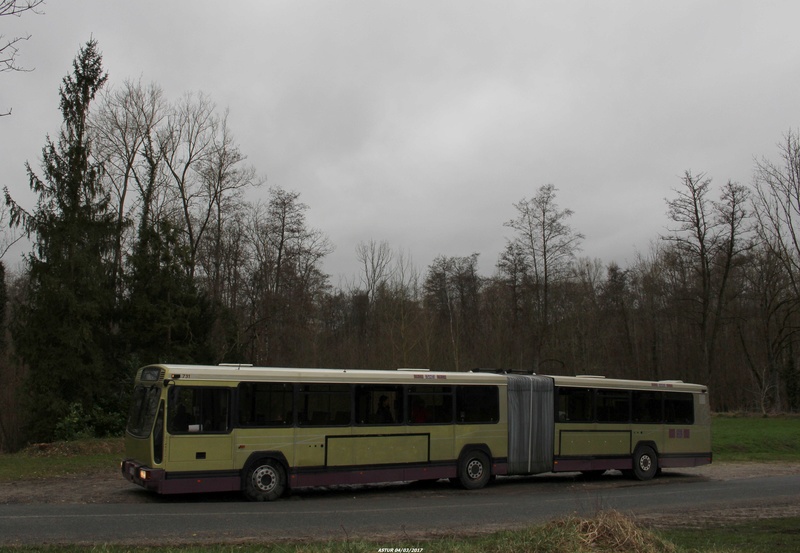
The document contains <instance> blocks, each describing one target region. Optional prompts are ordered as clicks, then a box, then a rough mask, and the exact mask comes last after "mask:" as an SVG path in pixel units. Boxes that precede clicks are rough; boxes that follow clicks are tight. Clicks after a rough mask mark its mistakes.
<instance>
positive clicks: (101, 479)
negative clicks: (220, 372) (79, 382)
mask: <svg viewBox="0 0 800 553" xmlns="http://www.w3.org/2000/svg"><path fill="white" fill-rule="evenodd" d="M675 473H677V475H679V476H680V477H684V478H685V477H688V478H696V479H698V480H730V479H738V478H752V477H755V476H765V475H785V474H800V464H786V463H715V464H712V465H708V466H704V467H695V468H684V469H671V470H668V471H665V476H670V475H672V474H675ZM567 478H568V479H569V481H570V484H569V485H570V486H583V487H586V488H587V489H588V488H597V487H604V486H606V485H609V486H613V485H618V482H619V479H613V478H609V479H606V480H605V481H604V479H603V478H600V479H598V480H583V479H582V478H581V477H580V476H575V477H574V478H570V477H567ZM205 500H209V499H208V498H205ZM213 500H214V501H220V500H221V501H239V500H241V498H240V497H239V496H238V494H227V495H225V497H215V498H213ZM157 501H163V498H160V497H158V496H156V495H154V494H151V493H148V492H145V491H144V490H142V489H140V488H138V487H136V486H134V485H132V484H130V483H129V482H128V481H127V480H125V479H124V478H122V476H121V475H120V474H119V472H118V471H117V470H112V469H111V468H109V470H108V471H104V472H101V473H96V474H92V475H88V476H87V475H75V476H67V477H61V478H42V479H35V480H22V481H17V482H5V483H0V504H26V503H28V504H30V503H51V504H79V503H96V504H111V503H147V502H157ZM792 516H800V504H798V503H797V502H795V503H793V504H784V505H776V504H774V503H769V504H765V505H748V506H744V507H743V506H731V507H727V508H724V509H718V510H714V511H708V510H703V511H698V512H693V513H692V516H688V517H687V516H686V513H685V512H683V513H677V514H648V515H644V514H643V515H639V516H637V517H636V520H637V521H638V522H639V523H642V524H644V525H646V526H655V527H678V526H681V527H687V526H689V527H704V526H708V525H710V524H724V523H731V522H738V521H743V520H749V519H753V518H780V517H792ZM687 521H688V522H687Z"/></svg>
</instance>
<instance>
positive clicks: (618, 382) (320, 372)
mask: <svg viewBox="0 0 800 553" xmlns="http://www.w3.org/2000/svg"><path fill="white" fill-rule="evenodd" d="M148 368H149V369H158V371H159V373H161V371H162V370H163V373H161V376H160V377H159V378H158V380H161V379H162V378H164V379H174V380H195V381H197V380H201V381H217V382H223V381H228V382H231V381H233V382H239V381H273V382H274V381H293V382H319V383H334V382H351V383H356V382H358V383H367V384H414V383H420V384H422V383H424V384H434V383H438V384H497V385H503V384H505V383H506V382H507V381H508V375H507V374H506V373H505V372H503V371H488V370H486V369H482V370H480V371H475V372H444V371H428V370H426V369H405V368H404V369H397V370H368V369H321V368H290V367H252V366H250V365H243V364H242V365H235V364H225V365H176V364H161V365H149V366H147V367H143V368H142V369H140V372H139V375H141V374H142V371H144V370H145V369H148ZM535 376H539V377H543V378H550V379H552V380H553V381H554V384H555V385H556V386H570V387H586V388H622V389H640V390H652V389H663V390H673V391H690V392H700V393H705V392H706V391H707V388H706V387H705V386H702V385H699V384H687V383H684V382H681V381H679V380H661V381H650V380H625V379H616V378H604V377H598V376H590V375H579V376H551V375H535ZM148 380H155V379H154V378H150V379H148Z"/></svg>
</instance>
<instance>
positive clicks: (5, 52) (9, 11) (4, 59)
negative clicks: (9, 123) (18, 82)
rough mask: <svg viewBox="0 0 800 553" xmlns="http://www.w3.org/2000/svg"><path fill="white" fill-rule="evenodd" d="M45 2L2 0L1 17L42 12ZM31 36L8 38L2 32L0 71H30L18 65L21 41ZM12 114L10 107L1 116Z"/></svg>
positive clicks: (37, 0)
mask: <svg viewBox="0 0 800 553" xmlns="http://www.w3.org/2000/svg"><path fill="white" fill-rule="evenodd" d="M43 3H44V0H0V17H3V16H15V17H20V16H21V15H22V14H23V13H26V12H33V13H41V12H40V11H38V8H39V7H40V6H41V5H42V4H43ZM29 38H31V35H29V34H28V35H25V36H15V37H11V38H6V36H5V35H2V34H0V73H5V72H7V71H29V70H28V69H25V68H24V67H20V66H19V65H17V54H18V53H19V43H20V42H22V41H23V40H28V39H29ZM10 114H11V110H10V109H9V110H8V111H7V112H5V113H0V117H3V116H4V115H10Z"/></svg>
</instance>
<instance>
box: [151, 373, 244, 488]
mask: <svg viewBox="0 0 800 553" xmlns="http://www.w3.org/2000/svg"><path fill="white" fill-rule="evenodd" d="M230 395H231V394H230V389H229V388H210V387H203V386H175V387H174V388H173V389H172V390H170V393H169V407H168V416H167V436H168V437H167V440H166V443H165V452H164V457H165V463H164V467H165V469H166V471H167V472H200V473H202V472H207V471H218V470H231V469H232V468H233V435H232V433H231V427H230Z"/></svg>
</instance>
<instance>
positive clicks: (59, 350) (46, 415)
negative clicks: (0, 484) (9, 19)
mask: <svg viewBox="0 0 800 553" xmlns="http://www.w3.org/2000/svg"><path fill="white" fill-rule="evenodd" d="M106 80H107V74H106V73H105V72H104V71H103V65H102V55H101V54H100V52H99V51H98V49H97V42H96V41H94V40H89V41H88V42H87V43H86V45H85V46H84V47H83V48H82V49H81V50H80V52H79V53H78V56H77V57H76V58H75V60H74V62H73V72H72V74H70V75H67V76H66V77H65V78H64V79H63V81H62V85H61V87H60V91H59V92H60V97H61V102H60V108H61V113H62V115H63V124H62V127H61V131H60V133H59V136H58V141H57V143H53V142H52V141H51V139H50V138H49V137H48V138H47V141H46V144H45V146H44V148H43V150H42V166H41V169H42V176H41V177H40V176H39V175H38V174H37V173H36V172H35V171H34V170H33V169H32V168H31V166H30V164H27V165H26V167H27V170H28V176H29V181H30V188H31V190H32V191H33V192H34V193H36V194H37V195H38V201H37V204H36V208H35V210H34V211H33V212H32V213H29V212H27V211H25V210H24V209H23V208H21V207H20V206H19V205H18V204H17V203H16V202H14V200H13V199H12V198H11V197H10V195H9V193H8V190H7V189H6V191H5V195H6V202H7V204H8V205H9V207H10V211H11V219H12V224H17V225H21V226H22V227H23V228H24V229H25V231H26V232H27V233H28V235H29V237H31V239H32V240H33V242H34V248H33V251H32V252H31V253H30V254H29V255H28V257H27V265H28V277H29V279H28V289H27V298H26V302H25V303H24V304H22V305H21V306H20V307H19V308H18V312H17V313H16V314H15V317H14V324H13V326H12V335H13V339H14V344H15V348H16V351H17V352H18V354H19V355H20V357H21V360H22V361H23V362H24V363H25V364H26V365H27V366H28V369H29V381H28V389H27V393H28V399H29V401H30V413H29V415H30V421H29V423H30V427H29V432H30V434H29V437H30V438H31V439H35V440H48V439H52V438H54V437H56V429H57V428H61V429H63V428H65V425H66V422H65V421H67V420H68V419H69V418H70V417H72V418H73V419H74V418H75V416H76V413H77V414H78V415H79V416H80V418H82V421H80V424H81V425H82V428H80V429H79V430H81V431H86V430H94V426H95V425H96V423H97V420H94V419H100V418H103V416H102V413H104V412H106V413H107V412H112V411H116V409H118V406H113V405H109V398H111V397H114V394H109V393H108V389H107V388H108V386H109V385H111V381H112V380H113V375H112V374H110V373H111V372H113V371H109V370H107V362H108V360H109V358H110V352H111V351H112V345H113V344H112V338H113V328H114V324H113V314H114V289H113V283H112V282H111V275H112V267H113V265H112V261H113V260H112V259H110V252H111V247H112V244H113V239H114V232H115V227H114V217H113V213H111V211H110V209H109V196H108V193H107V191H106V190H104V188H103V186H102V181H101V176H102V172H103V167H102V164H100V163H99V162H97V161H96V160H95V159H94V158H93V156H92V143H91V139H90V136H89V133H88V129H87V120H88V116H89V108H90V105H91V102H92V101H93V100H94V98H95V95H96V94H97V93H98V91H99V90H100V89H101V88H102V86H103V85H104V84H105V82H106ZM92 413H94V416H92ZM73 422H74V421H73ZM62 437H63V436H62Z"/></svg>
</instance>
